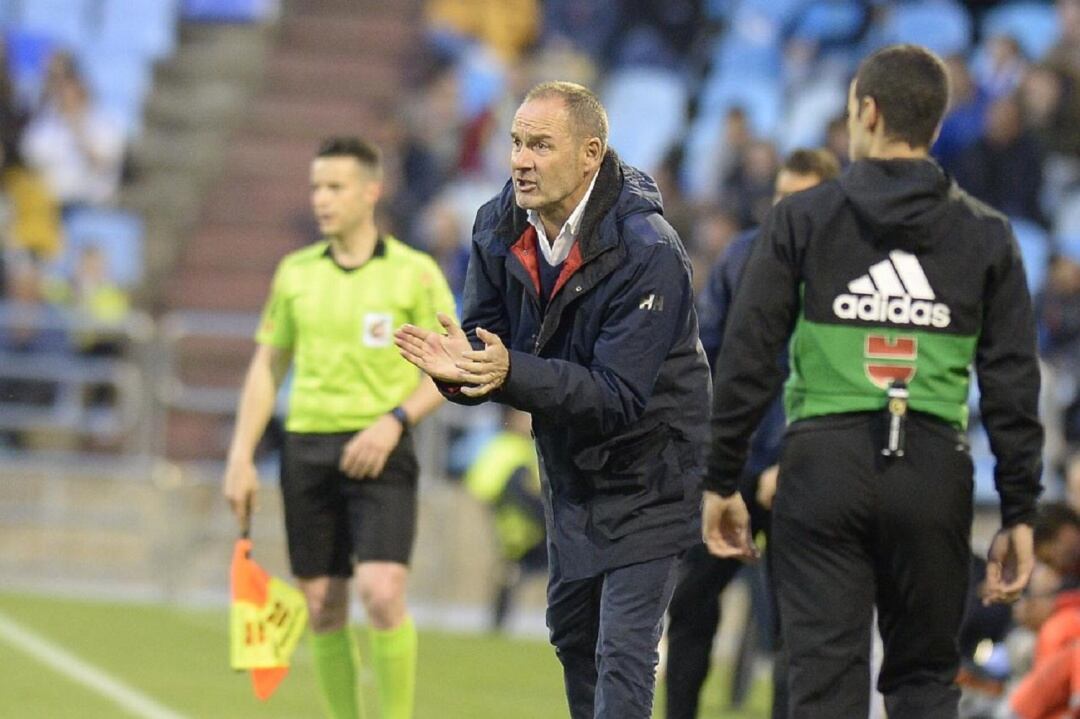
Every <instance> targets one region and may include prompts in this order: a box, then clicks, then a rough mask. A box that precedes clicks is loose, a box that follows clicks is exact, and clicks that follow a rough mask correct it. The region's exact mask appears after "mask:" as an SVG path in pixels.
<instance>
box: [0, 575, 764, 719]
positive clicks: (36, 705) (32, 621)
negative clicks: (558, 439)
mask: <svg viewBox="0 0 1080 719" xmlns="http://www.w3.org/2000/svg"><path fill="white" fill-rule="evenodd" d="M0 613H3V615H5V616H6V617H8V618H10V619H12V620H14V621H15V622H17V623H18V624H19V625H20V626H22V627H23V628H25V629H28V630H30V631H32V632H34V633H36V634H38V635H39V636H41V637H44V638H45V639H47V640H49V641H51V642H53V643H55V644H57V645H60V646H61V647H63V648H64V649H65V650H66V651H68V652H70V653H72V654H74V655H76V656H77V657H78V658H79V659H81V660H83V661H84V662H87V663H89V664H91V665H93V666H95V667H97V668H98V669H100V670H103V671H105V672H107V673H108V674H109V675H111V676H112V677H114V678H116V679H118V680H120V681H122V682H124V683H125V684H127V685H129V686H130V687H132V688H134V689H136V690H138V691H139V692H142V693H143V694H145V695H147V696H149V697H150V698H152V699H153V700H154V701H156V702H158V703H160V704H163V705H165V706H166V707H169V708H170V709H172V710H173V711H175V712H177V713H179V714H181V715H184V716H186V717H191V718H192V719H218V718H220V719H248V718H249V717H250V718H252V719H254V718H260V719H262V718H265V719H286V718H288V719H318V718H319V717H321V714H320V712H319V704H318V698H317V694H316V689H315V678H314V676H313V674H312V668H311V662H310V657H309V655H308V652H307V646H306V642H302V643H301V645H300V647H299V649H298V650H297V652H296V655H295V656H294V658H293V666H292V670H291V672H290V675H289V676H288V677H287V678H286V680H285V682H284V683H283V684H282V686H281V687H280V688H279V689H278V691H277V693H276V694H275V695H274V696H273V697H271V699H270V700H269V701H268V702H266V703H262V702H259V701H258V700H256V699H255V698H254V697H253V696H252V694H251V690H250V686H249V682H248V679H247V677H246V676H245V675H242V674H238V673H235V672H233V671H231V670H230V669H229V668H228V649H227V633H226V628H227V627H226V623H227V613H226V611H225V610H224V609H216V610H193V609H184V608H176V607H169V606H159V605H145V604H136V603H110V602H98V601H81V600H73V599H58V598H52V597H36V596H28V595H20V594H0ZM419 661H420V664H419V669H418V678H417V700H416V719H488V718H491V719H555V718H557V717H565V716H567V713H566V709H565V704H564V701H563V696H562V677H561V671H560V668H559V665H558V661H557V660H556V659H555V655H554V653H553V651H552V650H551V648H550V647H549V646H548V645H547V644H546V643H544V642H543V641H536V640H526V639H510V638H504V637H495V636H478V635H471V634H470V635H464V634H451V633H443V632H433V631H424V632H421V637H420V660H419ZM0 666H3V667H4V679H3V682H2V690H0V717H35V718H37V717H41V718H45V719H68V718H70V719H76V718H78V719H98V718H99V717H100V718H101V719H114V718H119V717H126V716H131V715H129V714H127V713H125V712H124V711H123V710H122V709H121V708H120V707H118V706H117V705H115V704H113V703H111V702H110V701H109V700H108V699H106V698H104V697H102V696H100V695H99V694H96V693H95V692H93V691H91V690H90V689H87V688H84V687H83V686H81V685H79V684H77V683H75V682H73V681H72V680H70V679H68V678H67V677H65V676H64V675H62V674H59V673H57V672H56V671H55V670H53V669H52V668H50V667H48V666H47V665H45V664H42V663H39V662H38V661H37V660H36V659H34V658H31V657H30V656H29V655H27V654H25V653H23V652H22V650H20V649H18V648H16V647H14V646H13V645H11V644H10V643H8V642H7V641H6V640H5V639H4V638H3V637H2V636H0ZM723 673H724V672H723V671H714V672H713V673H712V675H711V677H710V683H709V685H708V686H707V687H706V689H705V698H704V701H703V710H702V719H759V718H761V717H765V716H766V714H767V712H766V707H767V702H768V700H767V693H768V687H767V686H766V684H765V683H764V682H759V683H758V684H757V685H756V686H755V687H754V690H753V693H752V696H751V697H750V701H749V702H748V706H747V707H746V708H745V709H744V710H743V711H741V712H730V711H725V710H724V709H723V708H722V704H723V697H722V696H721V694H722V690H721V687H720V683H721V682H720V680H719V675H721V674H723ZM361 681H362V683H363V684H364V695H365V698H369V697H372V696H373V695H374V687H372V686H371V685H370V682H371V679H370V676H369V675H368V674H362V676H361ZM657 699H658V702H657V704H658V707H657V714H656V715H657V716H662V713H661V711H660V709H661V707H662V703H663V688H662V684H661V687H659V688H658V691H657ZM377 717H378V714H377V712H376V710H375V707H374V706H369V710H368V712H367V718H368V719H377Z"/></svg>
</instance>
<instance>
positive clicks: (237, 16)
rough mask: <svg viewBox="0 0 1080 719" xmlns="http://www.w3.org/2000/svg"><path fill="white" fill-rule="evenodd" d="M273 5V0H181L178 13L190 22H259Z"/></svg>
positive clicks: (266, 16)
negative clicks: (181, 3)
mask: <svg viewBox="0 0 1080 719" xmlns="http://www.w3.org/2000/svg"><path fill="white" fill-rule="evenodd" d="M274 6H275V3H274V2H273V0H183V5H182V6H181V11H180V13H181V16H182V17H183V19H185V20H189V21H192V22H236V23H245V22H259V21H260V20H264V19H266V18H268V17H269V16H270V14H271V11H272V10H273V9H274Z"/></svg>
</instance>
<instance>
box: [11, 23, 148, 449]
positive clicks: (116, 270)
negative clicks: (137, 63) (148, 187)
mask: <svg viewBox="0 0 1080 719" xmlns="http://www.w3.org/2000/svg"><path fill="white" fill-rule="evenodd" d="M48 47H49V51H48V52H47V53H46V54H44V55H42V56H41V57H40V59H39V61H38V65H39V67H38V69H37V76H36V77H31V79H32V80H33V82H30V83H27V82H23V83H21V84H20V83H19V82H17V81H16V80H15V79H14V77H15V76H17V75H18V74H19V73H13V72H12V69H13V68H15V67H18V68H22V69H24V70H25V69H26V60H27V59H26V58H25V57H18V58H16V57H11V56H10V55H9V53H8V47H7V45H6V44H4V45H0V357H3V358H4V363H3V364H4V367H5V369H4V371H3V373H2V374H0V408H3V409H5V410H6V413H8V414H9V416H11V417H16V418H17V417H23V418H25V417H27V416H32V415H27V412H33V411H35V410H39V411H40V412H41V414H40V417H41V418H42V420H43V421H42V424H47V423H48V422H49V421H50V417H52V415H50V411H51V410H56V411H60V405H61V400H62V399H63V398H62V395H63V394H64V393H65V392H66V391H67V390H69V389H70V388H68V387H65V385H64V383H63V382H62V381H61V379H60V378H61V377H62V375H64V370H63V364H62V362H63V361H64V360H65V359H77V358H78V357H80V356H81V357H88V358H100V357H115V356H118V355H120V354H122V352H123V349H124V343H123V335H122V332H121V330H120V326H121V325H122V324H123V322H124V321H125V319H126V318H127V317H128V316H129V312H130V310H131V298H130V292H131V286H132V285H133V284H134V280H135V277H136V276H137V274H138V268H137V265H138V262H139V256H140V252H139V248H138V242H139V241H140V239H141V223H140V221H139V220H138V218H137V217H134V216H132V215H130V214H129V213H126V212H122V211H120V210H118V209H117V208H116V201H117V195H118V192H119V189H120V186H121V183H122V181H123V177H124V171H125V170H124V168H125V158H126V151H127V147H128V143H129V141H130V136H129V135H130V130H129V129H128V128H126V127H125V125H124V123H123V122H122V121H121V120H120V119H118V118H116V117H114V116H113V115H112V114H110V113H109V112H108V111H106V110H105V109H104V108H103V107H102V105H101V103H100V102H99V101H98V98H97V97H96V95H95V93H94V92H93V91H92V90H91V88H90V86H89V84H88V82H87V79H86V77H85V76H84V75H83V73H82V72H81V70H80V63H79V62H78V60H77V59H76V57H75V56H74V55H73V54H72V53H71V52H70V51H68V50H67V49H66V48H65V47H64V46H63V44H62V43H59V42H56V43H53V44H51V45H49V46H48ZM22 77H23V79H26V76H25V75H23V76H22ZM125 268H127V269H125ZM45 368H53V370H52V371H49V370H47V369H45ZM78 384H79V385H80V387H79V388H78V389H77V391H76V394H78V395H79V396H77V397H69V398H68V400H69V403H70V406H71V407H74V406H79V407H85V406H87V405H91V406H93V405H99V406H105V405H108V403H109V402H110V401H111V396H112V391H111V390H109V389H108V388H107V387H102V386H96V385H94V384H92V383H90V382H79V383H78ZM68 394H70V392H68ZM20 413H21V414H20ZM15 424H23V425H27V424H30V425H32V424H34V423H33V422H25V421H20V422H16V423H15ZM3 425H4V426H3V431H2V432H0V444H3V445H8V446H12V445H14V446H25V445H31V446H33V445H35V444H37V442H36V440H35V437H42V436H43V435H45V434H49V433H47V432H35V431H26V430H19V431H16V430H13V429H11V428H9V427H8V426H7V423H3Z"/></svg>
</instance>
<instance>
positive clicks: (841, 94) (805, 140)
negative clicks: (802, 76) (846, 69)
mask: <svg viewBox="0 0 1080 719" xmlns="http://www.w3.org/2000/svg"><path fill="white" fill-rule="evenodd" d="M846 103H847V82H846V78H843V77H842V78H830V77H822V78H819V79H815V80H812V81H811V82H809V83H807V84H805V85H803V86H800V87H796V88H794V89H793V91H792V94H791V98H790V99H789V101H788V102H787V104H786V107H785V109H786V112H785V113H784V121H783V123H782V124H781V125H780V129H779V131H778V132H777V133H776V138H777V143H778V149H779V150H780V152H781V154H787V153H788V152H791V151H792V150H794V149H795V148H797V147H818V146H820V145H823V144H824V142H825V131H826V129H827V127H828V125H829V121H830V120H832V119H833V118H834V117H836V116H837V115H839V114H841V113H842V112H843V111H844V108H845V106H846Z"/></svg>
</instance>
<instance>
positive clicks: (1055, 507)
mask: <svg viewBox="0 0 1080 719" xmlns="http://www.w3.org/2000/svg"><path fill="white" fill-rule="evenodd" d="M1034 530H1035V556H1036V557H1037V558H1038V560H1039V561H1040V562H1042V563H1043V564H1045V565H1047V566H1048V567H1051V568H1052V569H1053V570H1054V571H1055V572H1057V573H1058V574H1059V575H1061V576H1062V577H1063V578H1066V579H1069V578H1076V579H1080V516H1077V514H1076V512H1075V511H1073V509H1072V508H1071V507H1069V505H1067V504H1065V503H1063V502H1049V503H1046V504H1043V505H1042V506H1040V507H1039V513H1038V515H1037V516H1036V518H1035V526H1034Z"/></svg>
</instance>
